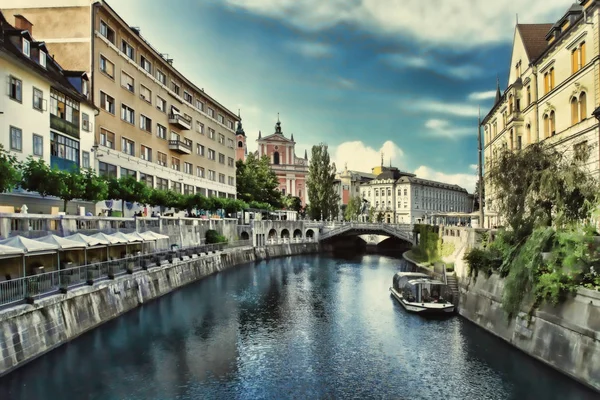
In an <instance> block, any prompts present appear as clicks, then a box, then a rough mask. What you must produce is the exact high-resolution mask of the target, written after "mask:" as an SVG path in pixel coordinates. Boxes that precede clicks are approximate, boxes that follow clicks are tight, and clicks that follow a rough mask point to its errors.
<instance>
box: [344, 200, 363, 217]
mask: <svg viewBox="0 0 600 400" xmlns="http://www.w3.org/2000/svg"><path fill="white" fill-rule="evenodd" d="M361 209H362V199H361V198H360V197H358V196H352V197H351V198H350V200H349V201H348V207H346V210H345V211H344V217H345V218H346V219H347V220H348V221H356V220H358V217H359V216H360V211H361Z"/></svg>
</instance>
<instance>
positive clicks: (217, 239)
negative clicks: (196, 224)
mask: <svg viewBox="0 0 600 400" xmlns="http://www.w3.org/2000/svg"><path fill="white" fill-rule="evenodd" d="M213 243H227V238H226V237H225V236H223V235H220V234H219V232H217V231H215V230H214V229H209V230H208V231H206V244H213Z"/></svg>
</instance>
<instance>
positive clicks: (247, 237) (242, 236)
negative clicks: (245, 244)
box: [240, 231, 250, 240]
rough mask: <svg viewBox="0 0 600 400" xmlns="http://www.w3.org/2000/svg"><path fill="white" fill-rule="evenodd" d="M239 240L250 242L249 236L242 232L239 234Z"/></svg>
mask: <svg viewBox="0 0 600 400" xmlns="http://www.w3.org/2000/svg"><path fill="white" fill-rule="evenodd" d="M240 240H250V234H249V233H248V232H246V231H243V232H242V233H241V234H240Z"/></svg>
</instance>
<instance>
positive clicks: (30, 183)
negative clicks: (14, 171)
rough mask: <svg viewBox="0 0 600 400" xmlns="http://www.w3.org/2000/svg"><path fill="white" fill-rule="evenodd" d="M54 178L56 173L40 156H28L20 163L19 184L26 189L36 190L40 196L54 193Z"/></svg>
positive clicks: (55, 184) (55, 182)
mask: <svg viewBox="0 0 600 400" xmlns="http://www.w3.org/2000/svg"><path fill="white" fill-rule="evenodd" d="M56 178H57V176H56V174H54V173H53V171H52V170H51V169H50V166H48V164H46V162H45V161H44V160H43V159H41V158H39V159H38V158H33V157H28V158H27V161H25V162H24V163H23V164H22V165H21V183H20V186H21V187H22V188H23V189H25V190H27V191H30V192H37V193H39V195H40V196H42V197H46V196H53V195H55V194H56V188H57V186H58V182H57V181H56Z"/></svg>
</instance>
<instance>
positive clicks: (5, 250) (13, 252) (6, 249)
mask: <svg viewBox="0 0 600 400" xmlns="http://www.w3.org/2000/svg"><path fill="white" fill-rule="evenodd" d="M24 253H25V250H23V249H18V248H16V247H10V246H3V245H0V257H11V256H20V255H23V254H24Z"/></svg>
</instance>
